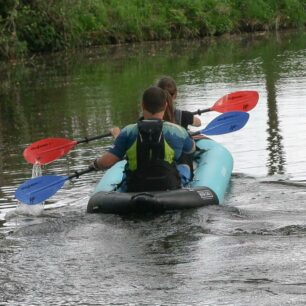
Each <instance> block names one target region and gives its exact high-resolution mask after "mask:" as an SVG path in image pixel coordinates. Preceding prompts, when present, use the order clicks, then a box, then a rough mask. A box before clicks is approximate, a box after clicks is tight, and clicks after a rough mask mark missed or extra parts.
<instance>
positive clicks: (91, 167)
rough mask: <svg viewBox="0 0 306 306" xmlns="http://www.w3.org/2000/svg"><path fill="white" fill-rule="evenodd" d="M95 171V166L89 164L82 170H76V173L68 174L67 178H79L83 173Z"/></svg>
mask: <svg viewBox="0 0 306 306" xmlns="http://www.w3.org/2000/svg"><path fill="white" fill-rule="evenodd" d="M92 171H95V168H94V167H93V166H89V167H88V168H87V169H85V170H82V171H75V172H74V174H71V175H70V176H68V178H67V180H71V179H73V178H79V177H80V176H81V175H83V174H86V173H89V172H92Z"/></svg>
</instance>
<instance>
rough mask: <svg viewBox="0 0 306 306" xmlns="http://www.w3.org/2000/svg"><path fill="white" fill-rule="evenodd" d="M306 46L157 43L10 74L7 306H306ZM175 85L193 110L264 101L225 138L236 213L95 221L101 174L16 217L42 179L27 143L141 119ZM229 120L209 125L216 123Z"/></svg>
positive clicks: (4, 212)
mask: <svg viewBox="0 0 306 306" xmlns="http://www.w3.org/2000/svg"><path fill="white" fill-rule="evenodd" d="M305 38H306V35H305V33H282V34H270V35H269V36H267V35H256V36H243V37H238V38H237V37H236V38H233V37H229V38H223V39H218V40H207V41H202V42H184V41H177V42H171V43H158V44H155V43H148V44H140V45H134V46H133V45H128V46H121V47H107V48H97V49H91V50H88V51H86V52H85V51H84V52H81V53H77V52H73V53H72V52H71V53H69V54H64V55H63V54H55V55H52V56H49V55H45V56H44V57H43V58H35V57H34V58H33V59H32V60H31V61H30V62H27V63H11V66H10V69H8V70H7V69H5V68H3V67H1V69H2V70H1V71H2V72H1V77H0V80H1V83H2V84H1V85H0V170H1V171H0V186H1V188H0V305H305V303H306V281H305V279H306V183H305V181H306V158H305V153H306V149H305V147H306V120H305V118H304V117H305V114H306V87H305V84H306V39H305ZM162 75H171V76H172V77H173V78H174V79H175V80H176V81H177V84H178V89H179V93H178V99H177V104H178V106H179V107H180V108H181V109H186V110H197V109H198V108H205V107H210V106H212V105H213V104H214V102H215V101H216V100H218V98H220V97H222V96H223V95H225V94H227V93H230V92H232V91H236V90H257V91H258V92H259V94H260V99H259V103H258V105H257V107H256V108H254V109H253V110H252V111H251V112H250V120H249V122H248V123H247V125H246V126H245V127H244V128H243V129H242V130H240V131H238V132H235V133H232V134H226V135H221V136H217V137H212V138H213V139H215V140H216V141H219V142H221V143H222V144H224V145H225V146H226V147H227V148H228V149H229V150H230V151H231V153H232V154H233V157H234V173H233V176H232V179H231V182H230V186H229V189H228V192H227V195H226V198H225V202H224V204H223V205H222V206H211V207H204V208H201V209H196V210H187V211H179V212H172V213H164V214H161V215H146V216H126V217H122V216H115V215H89V214H86V205H87V201H88V198H89V196H90V193H91V192H92V190H93V188H94V186H95V184H96V182H97V181H98V179H99V177H100V176H101V173H94V174H92V173H91V174H87V175H84V176H82V177H80V178H79V179H77V180H74V181H73V182H71V183H69V184H67V185H65V186H64V187H63V188H62V189H61V190H60V191H59V192H58V193H57V194H56V195H55V196H53V197H52V198H50V200H48V201H47V203H46V205H45V209H44V211H43V212H40V211H38V212H37V211H36V212H35V211H31V212H30V211H28V210H27V211H25V210H22V207H19V208H18V209H17V210H16V205H17V201H16V200H15V199H14V191H15V190H16V188H17V187H18V186H19V185H20V184H21V183H22V182H24V181H25V180H26V179H28V178H30V177H31V175H32V167H31V165H29V164H27V163H26V162H25V161H24V159H23V157H22V152H23V150H24V149H25V148H26V146H27V145H29V144H31V143H32V142H34V141H36V140H39V139H42V138H46V137H65V138H69V139H81V138H83V137H85V136H95V135H99V134H103V133H104V132H105V131H107V130H108V128H109V127H111V126H113V125H117V126H120V127H121V126H124V125H126V124H128V123H131V122H134V121H135V120H136V118H137V117H138V115H139V101H140V97H141V94H142V92H143V90H144V89H145V88H147V87H148V86H150V85H151V84H152V83H154V81H155V80H156V79H158V78H159V77H160V76H162ZM217 115H218V114H217V113H214V112H211V113H209V114H205V115H202V116H201V119H202V123H203V127H205V126H206V125H207V124H208V123H209V122H210V121H211V120H212V119H213V118H215V117H216V116H217ZM110 144H111V139H103V140H100V141H93V142H90V143H89V144H80V145H78V146H77V147H76V148H75V149H74V150H72V151H71V152H70V153H69V154H68V155H67V156H66V157H64V158H61V159H60V160H57V161H55V162H54V163H52V164H50V165H48V166H46V167H44V168H43V169H42V171H43V174H51V173H52V174H57V175H66V174H68V173H72V172H73V171H74V170H80V169H84V168H86V167H87V166H88V164H89V163H90V162H91V161H92V160H93V159H94V158H95V157H96V156H98V155H99V154H100V153H101V152H103V151H104V150H105V148H106V147H107V146H109V145H110ZM25 212H27V213H28V215H26V214H25ZM35 213H36V214H37V215H35Z"/></svg>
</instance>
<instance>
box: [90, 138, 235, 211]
mask: <svg viewBox="0 0 306 306" xmlns="http://www.w3.org/2000/svg"><path fill="white" fill-rule="evenodd" d="M196 146H197V150H196V152H195V153H194V157H193V161H194V176H193V179H192V181H191V182H190V183H189V184H188V185H187V186H184V187H183V188H181V189H177V190H167V191H150V192H138V193H135V192H123V191H121V190H120V187H119V186H120V184H121V182H122V179H123V174H124V167H125V164H126V161H125V160H122V161H120V162H118V163H116V164H115V165H114V166H112V167H111V168H110V169H108V170H107V171H106V172H105V173H104V175H103V177H102V178H101V180H100V181H99V183H98V184H97V186H96V187H95V190H94V192H93V194H92V195H91V197H90V199H89V202H88V205H87V212H88V213H111V214H127V213H137V212H150V211H153V212H155V211H156V212H159V211H171V210H180V209H188V208H198V207H202V206H207V205H215V204H222V203H223V201H224V196H225V193H226V190H227V188H228V184H229V181H230V178H231V174H232V170H233V157H232V155H231V153H230V152H229V151H228V150H227V149H226V148H225V147H224V146H223V145H221V144H220V143H218V142H216V141H214V140H212V139H208V138H205V139H200V140H197V141H196Z"/></svg>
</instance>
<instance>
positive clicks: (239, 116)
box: [201, 112, 250, 135]
mask: <svg viewBox="0 0 306 306" xmlns="http://www.w3.org/2000/svg"><path fill="white" fill-rule="evenodd" d="M249 116H250V115H249V113H245V112H228V113H223V114H222V115H220V116H218V117H217V118H215V119H214V120H213V121H211V122H210V123H209V124H208V125H207V127H206V128H205V129H204V130H202V131H201V133H203V134H205V135H221V134H226V133H231V132H235V131H237V130H240V129H241V128H243V127H244V126H245V124H246V123H247V122H248V120H249Z"/></svg>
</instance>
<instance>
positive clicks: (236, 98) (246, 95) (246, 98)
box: [211, 90, 259, 113]
mask: <svg viewBox="0 0 306 306" xmlns="http://www.w3.org/2000/svg"><path fill="white" fill-rule="evenodd" d="M258 99H259V94H258V92H257V91H255V90H244V91H235V92H232V93H230V94H228V95H225V96H224V97H222V98H220V99H219V100H218V101H217V102H216V103H215V104H214V105H213V106H212V107H211V110H212V111H216V112H219V113H225V112H232V111H242V112H248V111H250V110H251V109H253V108H254V107H255V106H256V104H257V102H258Z"/></svg>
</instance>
